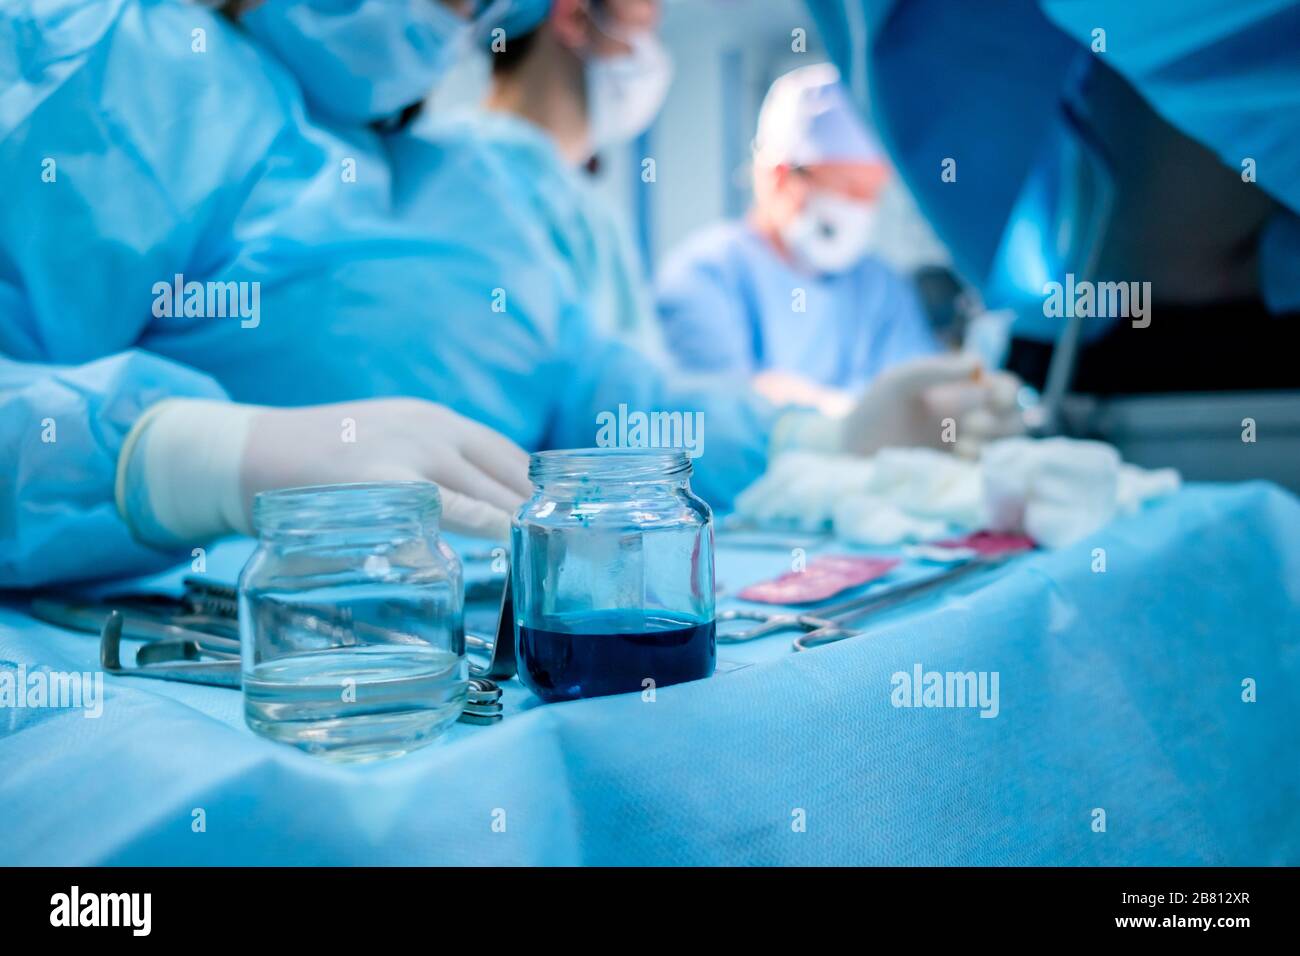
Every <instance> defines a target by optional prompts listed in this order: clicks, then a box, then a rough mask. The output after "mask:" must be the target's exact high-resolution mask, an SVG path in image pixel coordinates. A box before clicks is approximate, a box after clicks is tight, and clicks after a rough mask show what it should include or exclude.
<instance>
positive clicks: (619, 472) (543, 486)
mask: <svg viewBox="0 0 1300 956" xmlns="http://www.w3.org/2000/svg"><path fill="white" fill-rule="evenodd" d="M528 477H529V479H531V480H532V482H533V485H534V486H535V487H536V488H537V489H538V490H539V491H541V492H543V493H546V494H553V495H556V496H563V497H567V498H572V497H601V498H620V497H635V496H638V495H646V494H651V495H653V494H667V493H671V492H674V491H679V490H683V489H685V488H687V487H688V485H689V482H690V477H691V460H690V458H689V457H688V456H687V455H686V453H685V452H682V451H672V450H659V449H624V448H583V449H572V450H565V451H543V452H536V453H534V454H533V455H532V456H530V458H529V462H528Z"/></svg>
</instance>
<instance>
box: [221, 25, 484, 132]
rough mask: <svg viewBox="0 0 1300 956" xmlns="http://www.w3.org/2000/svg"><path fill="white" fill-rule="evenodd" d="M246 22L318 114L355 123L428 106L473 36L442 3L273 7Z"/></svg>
mask: <svg viewBox="0 0 1300 956" xmlns="http://www.w3.org/2000/svg"><path fill="white" fill-rule="evenodd" d="M240 22H241V23H243V24H244V26H245V27H246V28H247V29H248V31H249V33H251V34H252V35H253V36H255V37H256V38H257V39H259V40H260V41H262V42H263V43H264V44H265V45H266V46H267V47H269V48H270V49H271V50H272V51H273V52H274V53H275V55H276V56H277V57H278V58H279V59H280V60H281V61H282V62H283V63H284V64H285V65H286V66H288V67H289V69H290V70H292V71H293V73H294V75H295V76H296V77H297V79H298V82H299V83H300V84H301V85H302V89H303V94H304V96H305V97H306V99H307V101H308V103H310V104H311V106H312V109H313V110H314V111H316V112H318V113H320V114H322V115H325V116H328V117H330V118H332V119H336V120H342V121H345V122H354V123H369V122H371V121H373V120H378V119H385V118H388V117H392V116H395V115H397V114H398V113H400V112H401V111H402V110H403V109H405V108H406V107H408V106H410V105H411V104H413V103H418V102H419V101H420V100H422V99H424V97H425V96H427V95H428V93H429V91H430V90H431V89H432V88H433V85H434V84H435V83H436V82H437V81H438V80H439V79H440V78H441V77H442V75H443V74H444V73H445V72H446V71H447V70H448V69H449V68H450V67H451V65H452V64H453V63H454V62H455V60H456V57H457V56H458V55H459V53H460V51H461V49H462V48H463V46H464V45H465V43H466V42H467V41H468V39H469V31H470V24H469V22H468V21H467V20H463V19H461V18H460V17H458V16H456V14H454V13H452V12H451V11H450V10H449V9H447V8H446V7H444V6H443V5H442V4H441V3H439V2H438V0H297V2H292V0H291V2H283V0H279V2H277V0H270V2H268V3H265V4H263V5H261V6H259V7H257V8H255V9H253V10H251V11H249V12H248V13H247V14H245V15H244V16H243V17H242V18H241V20H240Z"/></svg>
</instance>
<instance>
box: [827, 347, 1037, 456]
mask: <svg viewBox="0 0 1300 956" xmlns="http://www.w3.org/2000/svg"><path fill="white" fill-rule="evenodd" d="M1019 384H1020V383H1019V381H1018V380H1017V379H1016V377H1015V376H1014V375H1011V374H1009V373H1007V372H985V371H984V370H983V368H982V366H981V364H980V361H979V359H978V358H975V357H974V356H970V355H935V356H930V357H927V358H922V359H916V360H914V361H910V362H903V363H901V364H899V365H895V366H892V367H891V368H888V369H886V370H885V371H884V372H882V373H881V374H880V375H878V376H877V377H876V378H875V380H874V381H873V382H872V383H871V385H870V386H868V388H867V390H866V392H865V393H863V396H862V398H861V399H860V400H859V401H858V404H857V406H856V407H854V408H853V409H852V410H851V411H850V412H849V413H848V414H847V415H846V416H845V417H844V420H843V428H842V432H841V441H842V447H843V449H844V450H845V451H848V452H852V453H854V454H859V455H870V454H872V453H874V452H876V451H879V450H880V449H881V448H903V447H922V448H940V449H942V448H945V447H947V448H951V449H952V450H954V451H956V452H957V453H958V454H959V455H962V456H963V457H968V458H974V457H976V456H977V455H978V454H979V449H980V448H981V447H982V446H983V445H984V444H985V443H986V442H988V441H991V440H993V439H995V438H1005V437H1006V436H1008V435H1017V434H1020V433H1021V432H1023V431H1024V422H1023V421H1022V419H1021V416H1020V413H1019V410H1018V409H1017V407H1016V392H1017V390H1018V388H1019ZM949 419H951V421H952V425H953V427H952V428H951V430H950V431H949V432H948V434H947V435H945V431H946V429H945V424H946V422H947V420H949ZM945 437H955V438H956V442H955V444H954V443H951V442H947V441H945V440H944V439H945Z"/></svg>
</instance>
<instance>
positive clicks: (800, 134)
mask: <svg viewBox="0 0 1300 956" xmlns="http://www.w3.org/2000/svg"><path fill="white" fill-rule="evenodd" d="M754 156H755V159H756V160H758V161H759V162H761V163H764V164H766V165H769V166H778V165H790V166H812V165H816V164H818V163H878V162H883V161H884V154H883V151H882V150H881V148H880V144H879V143H878V142H877V141H876V139H875V137H874V136H872V135H871V133H870V132H868V130H867V128H866V126H865V125H863V122H862V120H861V119H860V118H859V117H858V114H857V111H856V110H855V109H854V108H853V104H852V102H850V100H849V96H848V93H847V92H846V91H845V89H844V86H843V84H841V83H840V74H839V71H838V70H836V69H835V67H833V66H832V65H831V64H829V63H817V64H814V65H813V66H802V67H800V68H799V69H797V70H792V71H791V72H789V73H787V74H785V75H784V76H782V77H780V78H779V79H777V81H776V82H775V83H773V84H772V88H771V89H770V90H768V91H767V96H766V97H765V98H764V99H763V108H762V109H760V110H759V112H758V134H757V135H756V136H755V137H754Z"/></svg>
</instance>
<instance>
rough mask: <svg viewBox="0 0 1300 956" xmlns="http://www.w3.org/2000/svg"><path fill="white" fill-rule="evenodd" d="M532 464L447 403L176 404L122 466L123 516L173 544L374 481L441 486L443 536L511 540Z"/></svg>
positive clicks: (147, 536)
mask: <svg viewBox="0 0 1300 956" xmlns="http://www.w3.org/2000/svg"><path fill="white" fill-rule="evenodd" d="M527 474H528V456H527V455H526V454H525V453H524V451H523V450H522V449H520V448H519V447H518V446H517V445H515V444H514V442H512V441H510V440H509V439H507V438H505V437H504V436H502V435H499V434H497V433H496V432H494V431H492V430H491V429H490V428H487V427H485V426H483V425H480V424H478V423H477V422H473V421H470V420H469V419H468V418H464V417H463V416H461V415H458V414H456V413H455V412H453V411H451V410H450V409H448V408H446V407H445V406H442V405H436V404H434V403H432V402H426V401H420V400H417V399H373V400H369V401H360V402H347V403H342V404H337V405H314V406H308V407H305V408H267V407H262V406H253V405H236V404H232V403H229V402H215V401H199V400H191V399H171V400H168V401H165V402H160V403H158V404H157V405H155V406H153V407H151V408H150V409H148V411H146V413H145V414H144V415H143V416H142V417H141V419H140V421H139V422H137V424H136V426H135V427H134V428H133V429H132V431H131V434H130V435H129V436H128V437H127V440H126V442H125V443H124V445H123V447H122V450H121V452H120V455H119V460H118V478H117V504H118V511H119V512H120V513H121V514H122V516H123V518H124V520H125V521H126V522H127V524H128V525H129V526H130V527H131V529H132V531H133V532H134V533H135V535H136V537H138V538H140V539H141V540H143V541H145V542H147V543H150V544H154V545H161V546H178V545H190V544H199V543H202V542H203V541H206V540H209V539H212V538H216V537H220V536H222V535H224V534H230V533H231V532H235V531H239V532H243V533H245V534H247V533H251V531H252V519H251V514H252V500H253V495H255V494H256V493H257V492H259V491H267V490H271V489H274V488H292V487H299V486H303V485H321V484H340V483H350V482H363V481H419V480H424V481H434V482H437V483H438V485H439V488H440V489H441V492H442V526H443V528H445V529H446V530H449V531H458V532H461V533H464V534H471V535H476V536H481V537H488V538H497V539H502V538H504V537H506V536H507V535H508V534H509V530H510V513H511V512H513V511H514V510H515V508H516V507H517V506H518V505H519V503H520V502H522V501H523V500H524V498H525V497H526V496H527V495H528V494H529V489H530V485H529V482H528V477H527Z"/></svg>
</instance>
